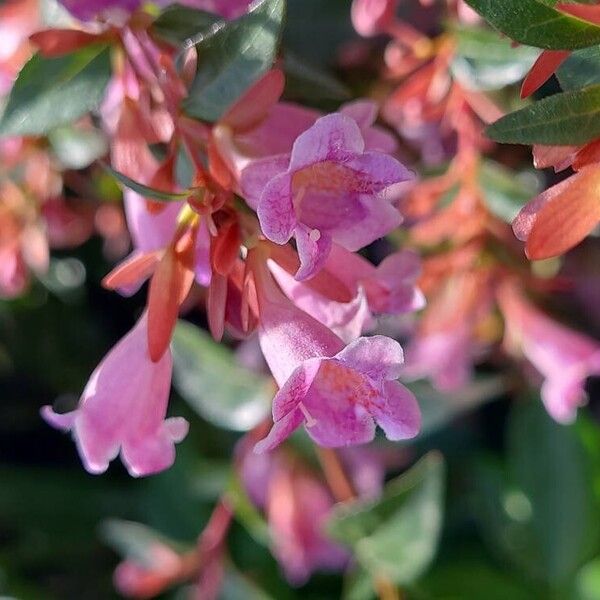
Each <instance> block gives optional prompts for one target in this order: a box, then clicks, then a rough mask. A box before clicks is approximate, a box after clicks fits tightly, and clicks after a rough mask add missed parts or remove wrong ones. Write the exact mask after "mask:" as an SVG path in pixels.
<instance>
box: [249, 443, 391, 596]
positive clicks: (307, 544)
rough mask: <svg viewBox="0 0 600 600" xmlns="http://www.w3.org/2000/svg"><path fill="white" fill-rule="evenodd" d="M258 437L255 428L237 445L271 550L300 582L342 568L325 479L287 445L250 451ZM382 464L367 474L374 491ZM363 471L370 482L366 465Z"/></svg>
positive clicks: (286, 571)
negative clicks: (329, 524) (329, 527)
mask: <svg viewBox="0 0 600 600" xmlns="http://www.w3.org/2000/svg"><path fill="white" fill-rule="evenodd" d="M254 437H255V436H254V432H253V433H252V434H250V435H249V436H247V437H245V438H243V439H242V441H241V444H240V445H239V446H238V457H239V473H240V478H241V480H242V483H243V485H244V487H245V488H246V491H247V493H248V496H249V498H250V500H251V501H252V503H253V504H254V505H255V506H256V507H257V508H258V509H259V510H260V511H262V512H264V513H265V515H266V519H267V523H268V525H269V534H270V539H271V543H272V549H273V554H274V555H275V558H276V559H277V561H278V562H279V563H280V565H281V567H282V569H283V571H284V574H285V577H286V579H287V580H288V581H289V582H290V583H291V584H293V585H302V584H303V583H305V582H306V581H307V580H308V578H309V577H310V575H311V574H312V573H313V572H315V571H323V570H324V571H339V570H340V569H342V568H343V567H344V566H345V564H346V563H347V561H348V558H349V554H348V551H347V550H345V549H344V548H343V547H342V546H339V545H338V544H335V543H334V542H333V541H331V540H330V539H329V538H328V537H327V533H326V531H325V524H326V521H327V518H328V517H329V515H330V512H331V509H332V508H333V506H334V499H333V497H332V496H331V494H330V493H329V491H328V489H327V488H326V486H325V484H324V482H323V481H321V480H320V479H318V478H317V476H316V475H315V474H313V473H312V472H311V471H309V470H308V469H307V468H306V467H304V466H303V465H302V464H301V462H300V460H299V458H297V457H296V456H294V455H292V454H288V453H287V452H286V451H276V452H271V453H268V454H256V453H254V452H252V451H251V448H252V443H253V439H252V438H254ZM379 464H380V466H381V468H380V469H379V470H378V473H377V474H375V473H374V471H375V470H376V467H372V468H371V472H370V473H369V474H367V478H368V477H369V475H371V476H372V478H371V480H370V481H369V483H370V484H371V486H372V487H370V488H369V492H370V493H373V494H374V495H375V496H376V495H377V494H378V493H379V491H380V489H381V485H380V481H379V479H378V478H377V475H378V474H379V473H381V475H382V481H383V474H384V469H383V465H381V462H380V463H379ZM370 466H371V465H369V467H370ZM361 474H362V475H363V482H366V480H367V478H365V477H364V475H365V472H364V469H363V470H361ZM373 476H374V477H373ZM371 497H372V496H371Z"/></svg>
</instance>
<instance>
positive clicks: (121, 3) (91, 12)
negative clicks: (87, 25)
mask: <svg viewBox="0 0 600 600" xmlns="http://www.w3.org/2000/svg"><path fill="white" fill-rule="evenodd" d="M60 2H61V4H62V5H63V6H64V7H65V8H66V9H67V10H68V11H69V12H70V13H71V14H72V15H73V16H74V17H76V18H77V19H79V20H80V21H91V20H92V19H95V18H96V17H98V16H103V17H104V16H107V15H111V14H119V13H123V14H128V13H131V12H133V11H134V10H136V9H137V8H138V7H139V6H140V5H141V4H142V0H85V2H82V1H81V0H60Z"/></svg>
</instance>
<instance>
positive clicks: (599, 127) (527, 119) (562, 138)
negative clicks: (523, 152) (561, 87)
mask: <svg viewBox="0 0 600 600" xmlns="http://www.w3.org/2000/svg"><path fill="white" fill-rule="evenodd" d="M486 133H487V135H488V136H489V137H490V138H491V139H493V140H495V141H497V142H502V143H505V144H548V145H559V146H561V145H562V146H569V145H578V144H585V143H586V142H589V141H590V140H593V139H595V138H597V137H598V136H600V85H593V86H590V87H588V88H585V89H583V90H577V91H574V92H564V93H562V94H555V95H554V96H550V97H549V98H544V99H543V100H540V101H539V102H536V103H535V104H532V105H531V106H527V107H525V108H522V109H521V110H518V111H516V112H513V113H510V114H509V115H506V116H505V117H502V118H501V119H499V120H498V121H496V122H495V123H494V124H492V125H490V126H489V127H488V128H487V130H486Z"/></svg>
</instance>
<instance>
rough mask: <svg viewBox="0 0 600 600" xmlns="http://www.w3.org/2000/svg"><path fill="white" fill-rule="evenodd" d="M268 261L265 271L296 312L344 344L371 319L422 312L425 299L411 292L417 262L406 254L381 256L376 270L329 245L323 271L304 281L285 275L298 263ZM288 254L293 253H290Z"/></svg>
mask: <svg viewBox="0 0 600 600" xmlns="http://www.w3.org/2000/svg"><path fill="white" fill-rule="evenodd" d="M282 254H283V257H282V258H283V259H284V260H283V262H284V263H286V264H285V265H284V266H282V265H280V264H278V262H277V259H275V260H274V261H270V263H269V265H270V269H271V272H272V273H273V275H274V276H275V279H276V280H277V283H278V284H279V285H280V287H281V289H282V290H283V292H284V293H285V295H286V296H287V297H288V298H289V299H290V300H292V302H294V304H295V305H296V306H298V308H300V309H302V310H303V311H304V312H306V313H308V314H309V315H311V316H312V317H314V318H315V319H317V321H319V322H320V323H323V325H326V326H327V327H328V328H329V329H331V330H332V331H333V332H334V333H336V334H337V335H338V336H339V337H340V338H342V339H343V340H344V341H345V342H351V341H352V340H355V339H356V338H357V337H359V336H360V335H361V333H363V332H364V331H365V330H367V329H368V328H370V327H371V326H372V325H373V323H374V319H373V314H401V313H406V312H411V311H415V310H419V309H421V308H423V306H424V305H425V298H424V296H423V294H422V293H421V291H420V290H419V289H418V288H417V287H416V279H417V277H418V276H419V275H420V271H421V263H420V259H419V257H418V255H417V254H415V253H414V252H411V251H409V250H405V251H402V252H396V253H394V254H391V255H389V256H388V257H386V258H385V259H384V260H383V261H382V263H381V264H380V265H379V266H378V267H375V266H374V265H372V264H371V263H370V262H369V261H367V260H365V259H364V258H362V257H361V256H359V255H358V254H355V253H353V252H349V251H348V250H346V249H345V248H342V247H341V246H338V245H337V244H333V245H332V248H331V252H330V254H329V257H328V258H327V261H326V262H325V265H324V266H323V269H322V270H321V271H320V272H319V273H318V274H317V275H316V276H315V277H313V278H312V279H310V280H308V281H297V280H296V279H294V277H293V276H292V275H291V274H290V273H292V272H293V271H294V270H295V269H296V268H297V261H290V260H285V258H286V256H287V254H288V253H283V252H282ZM289 254H290V255H291V254H293V253H292V251H291V250H289Z"/></svg>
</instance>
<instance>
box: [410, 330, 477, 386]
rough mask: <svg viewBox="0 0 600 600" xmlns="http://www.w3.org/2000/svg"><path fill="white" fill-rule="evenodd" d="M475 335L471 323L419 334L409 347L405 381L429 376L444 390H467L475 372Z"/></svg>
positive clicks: (435, 384)
mask: <svg viewBox="0 0 600 600" xmlns="http://www.w3.org/2000/svg"><path fill="white" fill-rule="evenodd" d="M472 347H473V336H472V332H471V327H470V326H469V325H468V324H465V323H460V322H457V323H455V324H454V326H453V327H448V328H443V329H440V330H439V331H431V332H424V333H419V334H417V336H415V337H414V338H413V339H412V340H411V342H410V344H409V345H408V347H407V348H406V363H405V365H404V368H403V369H402V378H403V379H407V380H409V381H410V380H413V379H421V378H424V377H428V378H430V379H431V381H432V383H433V385H434V386H435V387H436V388H437V389H439V390H442V391H447V392H450V391H454V390H458V389H460V388H462V387H464V386H465V385H466V384H467V383H468V382H469V381H470V379H471V377H472V373H473V356H472V354H473V352H472Z"/></svg>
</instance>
